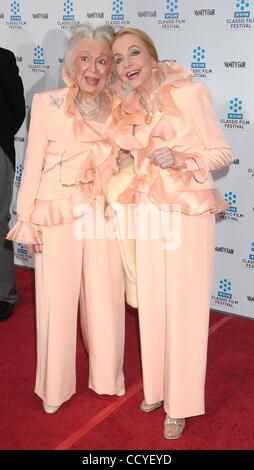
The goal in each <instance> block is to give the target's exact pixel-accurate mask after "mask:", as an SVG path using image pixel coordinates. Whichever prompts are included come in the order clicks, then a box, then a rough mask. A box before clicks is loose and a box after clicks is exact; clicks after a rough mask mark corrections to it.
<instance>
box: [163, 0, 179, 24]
mask: <svg viewBox="0 0 254 470" xmlns="http://www.w3.org/2000/svg"><path fill="white" fill-rule="evenodd" d="M178 4H179V1H178V0H166V10H167V13H165V18H166V19H169V20H175V19H177V18H179V11H178V8H179V7H178Z"/></svg>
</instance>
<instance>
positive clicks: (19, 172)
mask: <svg viewBox="0 0 254 470" xmlns="http://www.w3.org/2000/svg"><path fill="white" fill-rule="evenodd" d="M22 173H23V165H21V164H19V165H17V166H16V177H15V182H16V183H20V181H21V178H22Z"/></svg>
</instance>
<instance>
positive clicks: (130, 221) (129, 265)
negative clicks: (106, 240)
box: [107, 157, 138, 308]
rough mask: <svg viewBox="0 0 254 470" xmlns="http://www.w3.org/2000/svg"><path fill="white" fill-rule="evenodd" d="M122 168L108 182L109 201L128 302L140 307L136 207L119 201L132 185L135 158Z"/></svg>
mask: <svg viewBox="0 0 254 470" xmlns="http://www.w3.org/2000/svg"><path fill="white" fill-rule="evenodd" d="M126 163H127V165H126V166H124V167H122V168H120V170H119V173H117V175H114V176H112V178H111V179H110V180H109V182H108V184H107V201H108V204H109V206H110V207H111V208H112V209H113V211H114V214H115V218H116V227H115V228H116V233H117V239H118V242H119V247H120V252H121V257H122V262H123V266H124V274H125V295H126V302H127V303H128V304H129V305H130V306H131V307H133V308H137V307H138V301H137V285H136V240H135V207H133V206H130V205H129V204H121V203H119V202H117V198H118V196H119V195H120V194H121V193H122V192H123V191H124V190H125V189H126V188H127V187H128V186H129V185H130V183H131V181H132V179H133V176H134V172H133V158H132V157H129V160H127V161H126Z"/></svg>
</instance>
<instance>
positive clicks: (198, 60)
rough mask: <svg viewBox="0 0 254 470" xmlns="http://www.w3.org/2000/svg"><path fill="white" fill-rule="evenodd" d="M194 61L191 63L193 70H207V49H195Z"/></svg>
mask: <svg viewBox="0 0 254 470" xmlns="http://www.w3.org/2000/svg"><path fill="white" fill-rule="evenodd" d="M192 60H193V62H192V63H191V68H192V69H205V68H206V64H205V62H204V60H205V49H203V47H201V46H198V47H195V49H193V55H192Z"/></svg>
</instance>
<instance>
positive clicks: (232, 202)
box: [224, 191, 237, 212]
mask: <svg viewBox="0 0 254 470" xmlns="http://www.w3.org/2000/svg"><path fill="white" fill-rule="evenodd" d="M224 198H225V200H226V201H227V202H228V203H229V208H228V212H237V207H236V205H235V204H236V194H234V193H232V191H229V192H228V193H225V194H224Z"/></svg>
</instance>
